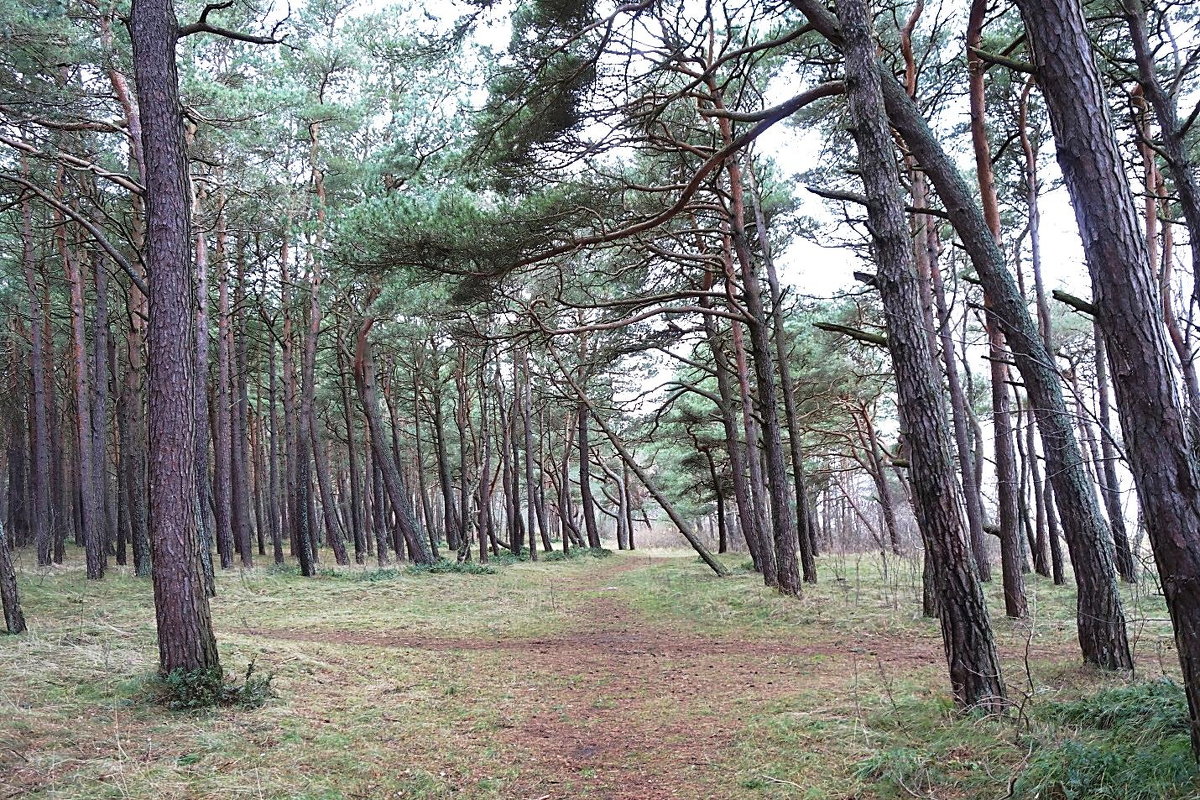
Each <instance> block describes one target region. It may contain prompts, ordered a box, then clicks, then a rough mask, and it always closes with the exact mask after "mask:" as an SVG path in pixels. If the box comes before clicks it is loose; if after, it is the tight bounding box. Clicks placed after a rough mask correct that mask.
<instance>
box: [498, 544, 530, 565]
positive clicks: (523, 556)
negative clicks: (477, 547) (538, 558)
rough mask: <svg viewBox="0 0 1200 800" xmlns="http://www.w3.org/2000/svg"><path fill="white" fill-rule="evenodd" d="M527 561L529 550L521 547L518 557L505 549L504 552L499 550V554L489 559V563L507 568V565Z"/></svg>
mask: <svg viewBox="0 0 1200 800" xmlns="http://www.w3.org/2000/svg"><path fill="white" fill-rule="evenodd" d="M528 560H529V548H528V547H522V548H521V553H520V555H518V554H516V553H514V552H513V551H512V550H507V549H505V550H501V551H500V552H499V553H495V554H493V555H492V557H491V562H492V563H493V564H503V565H505V566H508V565H509V564H519V563H521V562H522V561H528Z"/></svg>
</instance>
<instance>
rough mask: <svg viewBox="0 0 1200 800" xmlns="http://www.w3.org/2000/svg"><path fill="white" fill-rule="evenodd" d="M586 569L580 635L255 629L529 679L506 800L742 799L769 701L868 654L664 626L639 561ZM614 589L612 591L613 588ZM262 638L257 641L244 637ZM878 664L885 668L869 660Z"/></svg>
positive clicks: (578, 591) (574, 585)
mask: <svg viewBox="0 0 1200 800" xmlns="http://www.w3.org/2000/svg"><path fill="white" fill-rule="evenodd" d="M613 562H614V563H612V564H604V565H603V566H601V567H599V568H597V569H594V570H589V571H588V572H587V573H585V574H583V575H580V576H579V577H578V578H574V579H572V582H571V583H568V584H565V585H564V584H562V583H556V584H555V590H556V591H560V590H561V591H565V592H571V593H573V594H572V597H573V601H572V606H573V610H572V612H571V617H570V620H571V622H570V625H569V627H568V628H567V629H566V630H564V631H563V632H561V633H559V634H555V635H547V636H537V637H524V638H521V637H506V636H493V637H491V638H488V637H480V638H453V637H438V636H426V635H421V634H412V633H407V632H406V633H390V632H387V631H381V632H360V631H341V632H335V631H321V632H309V631H284V630H271V631H263V630H255V631H252V633H253V635H255V636H268V637H272V638H278V639H285V640H291V641H302V642H326V643H331V642H336V643H340V644H350V645H360V646H369V647H397V648H405V649H415V650H425V651H432V652H436V653H441V654H444V655H446V656H452V654H453V652H455V651H468V652H477V651H488V652H489V654H490V655H491V656H492V657H493V659H495V662H496V664H497V668H498V669H499V670H501V671H506V672H508V671H518V670H519V671H522V672H524V673H525V674H527V675H528V676H529V679H528V683H529V685H530V686H532V687H536V694H535V695H534V697H535V698H536V699H532V700H531V702H530V703H529V705H528V709H529V710H528V713H527V714H525V715H523V716H519V715H513V716H512V717H511V718H509V719H506V720H504V722H503V723H502V724H501V729H500V731H499V732H498V735H499V737H500V739H501V741H499V742H496V741H494V740H493V741H492V742H491V744H492V745H493V746H497V747H498V749H500V750H501V751H502V752H504V753H505V754H508V755H509V756H510V757H509V758H508V759H507V760H509V761H510V763H513V764H515V765H516V767H517V770H518V772H519V777H518V779H517V781H516V783H515V784H508V785H507V786H506V787H505V790H504V796H505V797H512V798H527V799H528V800H559V799H560V798H561V799H563V800H565V799H566V798H580V797H592V798H605V799H606V800H674V799H676V798H678V800H685V799H686V800H693V799H694V798H725V797H738V796H742V795H744V794H745V792H744V790H743V791H741V792H739V791H738V790H739V785H738V781H737V775H736V774H734V772H733V771H732V769H730V768H729V767H728V766H727V764H728V763H729V762H730V761H732V760H733V757H734V755H735V753H734V752H733V748H735V747H736V738H737V734H738V732H739V731H740V730H742V729H743V727H744V726H745V724H746V723H747V721H748V720H749V719H750V717H751V716H753V715H755V714H758V713H761V712H762V711H763V709H764V707H765V705H766V704H769V703H770V702H771V701H772V700H775V699H779V698H783V697H788V696H794V695H796V694H799V693H801V692H804V691H806V690H811V689H813V688H815V687H817V686H820V685H821V684H822V683H824V684H829V683H830V681H833V682H835V683H837V682H842V681H846V680H849V675H848V673H849V672H850V670H849V669H848V668H846V669H843V668H842V667H841V663H842V662H843V661H844V662H845V663H846V664H849V659H850V657H851V653H852V652H854V651H855V649H858V650H859V651H860V652H866V649H867V648H868V647H869V646H870V647H878V646H879V645H880V642H878V641H874V642H871V643H870V645H867V643H865V642H859V641H829V640H824V641H815V642H778V641H770V640H764V639H749V638H740V639H739V638H731V637H722V636H713V635H705V634H704V633H703V632H701V631H700V630H698V629H697V627H696V625H695V624H694V623H689V622H688V621H687V620H655V619H649V618H647V617H646V616H644V615H642V614H640V613H638V612H637V611H636V610H634V609H633V608H631V607H630V605H629V604H628V603H627V602H626V601H625V599H624V597H625V595H626V592H627V591H629V590H627V589H624V588H622V587H621V586H620V581H619V576H620V574H621V573H623V572H627V571H631V570H636V569H642V568H645V565H646V561H645V560H643V559H639V560H638V561H632V560H625V559H621V560H619V561H618V560H617V559H613ZM614 584H615V585H614ZM246 632H247V633H251V631H246ZM879 655H880V658H881V659H882V662H883V663H885V664H886V665H887V668H888V669H889V671H891V670H893V669H895V670H903V669H904V668H906V667H912V666H915V665H920V666H926V665H929V664H936V663H937V660H938V659H939V658H940V653H939V650H938V648H937V643H936V642H928V641H922V640H910V641H889V642H888V643H887V650H886V652H883V653H880V654H879ZM868 658H870V659H871V663H872V665H873V664H874V658H875V656H874V655H871V656H868Z"/></svg>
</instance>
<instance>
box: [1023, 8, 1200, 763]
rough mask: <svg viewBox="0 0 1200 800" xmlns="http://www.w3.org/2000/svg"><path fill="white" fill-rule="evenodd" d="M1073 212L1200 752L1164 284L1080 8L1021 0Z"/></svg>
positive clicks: (1194, 551)
mask: <svg viewBox="0 0 1200 800" xmlns="http://www.w3.org/2000/svg"><path fill="white" fill-rule="evenodd" d="M1018 5H1019V6H1020V8H1021V13H1022V16H1023V17H1024V19H1025V24H1026V27H1027V30H1028V33H1029V37H1030V40H1031V42H1032V44H1033V52H1034V62H1035V66H1036V68H1037V70H1038V78H1039V84H1040V85H1041V87H1042V92H1043V94H1044V95H1045V98H1046V106H1047V109H1048V111H1049V113H1050V122H1051V126H1052V127H1053V130H1054V136H1055V141H1056V142H1057V145H1058V148H1057V154H1058V161H1059V166H1060V167H1061V168H1062V171H1063V178H1064V179H1065V182H1066V184H1067V189H1068V190H1069V192H1070V194H1071V199H1072V202H1073V205H1074V207H1075V215H1076V219H1077V221H1078V223H1079V228H1080V232H1081V234H1082V238H1083V243H1084V252H1085V254H1086V255H1087V262H1088V269H1089V271H1090V273H1091V276H1092V292H1093V297H1094V302H1095V304H1096V307H1097V309H1098V322H1099V324H1100V327H1101V329H1102V330H1103V331H1104V339H1105V344H1106V346H1107V351H1108V353H1109V356H1110V358H1111V366H1112V373H1113V376H1112V377H1113V384H1114V388H1115V389H1116V396H1117V410H1118V412H1119V414H1120V417H1121V429H1122V431H1124V434H1125V442H1126V447H1127V450H1128V453H1129V463H1130V466H1131V468H1132V469H1133V474H1134V480H1135V483H1136V485H1137V490H1138V497H1139V499H1140V500H1141V506H1142V509H1143V512H1144V517H1145V521H1146V531H1147V534H1148V535H1149V538H1150V544H1151V546H1152V547H1153V549H1154V555H1155V559H1156V561H1157V564H1158V570H1159V575H1160V577H1161V580H1162V587H1163V593H1164V594H1165V595H1166V599H1167V608H1168V610H1169V611H1170V614H1171V619H1172V621H1173V623H1174V626H1175V642H1176V646H1177V649H1178V651H1179V658H1180V663H1181V665H1182V668H1183V680H1184V688H1185V690H1186V692H1187V696H1188V706H1189V708H1190V711H1191V720H1192V747H1193V750H1194V751H1195V752H1196V754H1197V755H1198V756H1200V488H1198V487H1200V465H1198V464H1197V460H1196V456H1195V444H1196V443H1195V442H1194V441H1192V437H1191V435H1190V431H1189V421H1188V411H1187V409H1186V408H1185V407H1184V403H1183V402H1182V400H1181V397H1180V394H1179V376H1178V371H1177V367H1176V365H1175V364H1173V363H1172V359H1171V349H1170V344H1169V343H1168V342H1167V339H1166V334H1165V325H1164V320H1163V312H1162V307H1161V305H1160V304H1159V302H1158V291H1157V284H1156V281H1155V276H1154V273H1153V270H1152V269H1151V266H1150V259H1149V255H1148V253H1147V251H1146V242H1145V240H1144V239H1143V238H1142V235H1141V232H1140V231H1139V229H1138V221H1137V212H1136V210H1135V208H1134V206H1133V195H1132V192H1131V189H1130V186H1129V181H1128V177H1127V176H1126V173H1125V166H1124V163H1123V162H1122V159H1121V154H1120V150H1119V147H1118V144H1117V141H1116V138H1115V136H1114V133H1113V127H1112V119H1111V115H1110V113H1109V109H1108V103H1107V101H1106V99H1105V95H1104V86H1103V83H1102V82H1101V79H1100V74H1099V70H1098V69H1097V67H1096V63H1095V58H1094V55H1093V53H1092V50H1091V43H1090V42H1089V40H1088V32H1087V24H1086V21H1085V19H1084V14H1083V9H1082V7H1081V6H1080V4H1079V3H1078V2H1077V0H1044V1H1043V2H1038V3H1034V2H1031V1H1030V0H1019V2H1018Z"/></svg>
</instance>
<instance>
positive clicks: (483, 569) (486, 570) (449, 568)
mask: <svg viewBox="0 0 1200 800" xmlns="http://www.w3.org/2000/svg"><path fill="white" fill-rule="evenodd" d="M408 572H409V573H410V574H412V575H446V574H449V573H458V574H461V575H495V574H496V570H495V569H493V568H492V567H489V566H487V565H486V564H476V563H475V562H474V561H447V560H446V559H444V558H443V559H441V560H439V561H435V562H433V563H432V564H412V565H411V566H409V568H408Z"/></svg>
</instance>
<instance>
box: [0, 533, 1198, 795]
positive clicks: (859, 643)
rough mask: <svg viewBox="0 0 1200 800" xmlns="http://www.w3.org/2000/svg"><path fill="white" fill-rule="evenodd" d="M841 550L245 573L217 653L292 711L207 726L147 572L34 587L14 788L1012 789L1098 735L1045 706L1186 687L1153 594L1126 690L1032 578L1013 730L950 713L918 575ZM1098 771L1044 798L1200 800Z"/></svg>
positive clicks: (0, 739) (23, 656) (507, 791)
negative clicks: (1086, 657)
mask: <svg viewBox="0 0 1200 800" xmlns="http://www.w3.org/2000/svg"><path fill="white" fill-rule="evenodd" d="M821 561H822V568H823V570H825V571H826V574H828V575H829V580H827V581H825V582H822V583H818V584H816V585H814V586H812V587H811V588H810V589H809V591H808V592H807V593H806V596H805V599H804V600H802V601H799V602H797V601H792V600H789V599H787V598H782V597H779V596H778V595H776V594H774V593H772V592H770V591H768V590H766V589H764V588H763V587H762V586H761V585H759V584H758V582H756V581H754V580H753V579H752V573H751V572H749V571H747V570H745V569H744V568H740V567H738V566H737V564H736V562H735V561H734V560H733V559H729V563H730V566H731V568H732V569H733V570H734V575H733V576H732V577H730V578H727V579H718V578H715V577H712V576H711V575H705V569H706V568H705V567H704V565H703V564H700V563H698V562H697V559H696V558H695V557H694V556H687V555H682V554H680V553H679V552H678V551H674V552H672V551H664V550H655V551H650V552H648V553H642V552H640V551H639V552H636V553H621V554H614V555H613V556H610V557H606V558H594V557H591V556H590V555H583V556H582V557H580V558H576V559H572V560H569V561H557V562H548V563H545V562H543V563H541V564H533V563H529V562H516V563H512V562H509V563H505V564H502V565H497V567H496V572H495V574H490V575H487V574H481V575H472V574H445V575H430V574H411V573H407V572H405V571H403V570H400V571H397V570H386V571H380V570H378V569H374V568H371V569H362V568H360V569H341V568H331V569H326V570H323V571H322V573H321V574H320V576H319V577H318V578H317V579H315V580H304V579H302V578H300V576H299V575H297V574H296V573H295V572H294V571H292V570H282V571H281V570H276V569H272V568H265V569H257V570H253V571H250V572H246V573H242V574H227V575H225V576H223V577H222V579H221V582H220V587H219V591H218V594H217V599H215V600H214V604H213V615H214V622H215V626H216V632H217V636H218V638H219V639H220V641H221V643H222V654H221V655H222V660H223V662H224V663H226V664H228V665H230V669H235V670H242V669H244V665H246V664H248V663H250V662H251V661H253V662H254V664H255V667H256V669H257V670H260V671H269V672H271V673H273V674H274V678H273V680H272V683H271V685H272V687H273V689H274V690H275V691H276V692H277V693H278V695H279V697H278V698H277V699H274V700H271V701H269V702H268V703H267V704H266V706H265V707H263V708H261V709H257V710H253V711H242V710H236V709H232V710H220V711H202V712H192V713H188V712H181V711H170V710H166V709H163V708H162V707H160V706H155V705H153V704H149V703H146V702H145V695H146V693H147V692H149V691H151V689H150V688H149V686H150V678H151V676H152V675H153V672H154V664H155V656H154V645H153V624H152V608H151V603H150V597H149V593H148V591H147V589H148V587H147V585H146V584H145V582H143V581H140V580H138V579H136V578H133V577H132V576H129V575H113V576H110V577H109V578H108V579H106V580H105V581H104V582H103V583H95V582H87V581H85V580H84V579H83V577H82V571H81V570H80V569H79V568H78V567H75V568H69V569H65V570H61V571H58V570H55V571H52V572H51V573H50V574H48V575H40V576H33V575H30V576H29V577H28V580H27V584H28V589H27V591H26V598H27V601H26V602H27V608H28V609H29V612H30V615H31V618H32V619H33V620H34V622H35V623H36V628H35V630H37V631H38V632H37V633H36V634H31V635H30V636H28V637H25V638H20V639H18V638H15V637H10V638H7V639H3V640H0V664H2V665H3V666H4V669H5V670H6V671H7V672H8V674H9V675H10V676H17V677H16V678H15V680H13V679H11V678H10V679H9V680H8V681H6V685H5V687H4V691H3V696H2V697H0V702H3V715H4V722H3V725H2V726H0V765H2V766H3V769H2V770H0V796H2V797H13V798H16V797H39V798H72V799H75V798H79V800H85V799H88V800H90V798H156V799H157V800H175V799H176V798H202V797H228V798H238V797H246V798H303V799H304V800H318V798H321V799H324V800H334V799H335V798H346V799H347V800H349V799H350V798H450V797H461V798H547V799H549V798H555V799H556V800H557V799H559V798H562V799H563V800H565V799H566V798H576V797H579V798H583V797H591V798H609V799H610V800H666V799H667V798H679V799H680V800H684V799H685V798H862V799H863V800H866V799H867V798H899V797H908V796H912V793H913V792H915V793H917V796H920V797H937V798H957V797H962V798H984V797H986V798H1002V797H1005V796H1008V788H1009V779H1010V778H1016V777H1018V776H1019V775H1021V774H1025V773H1024V772H1023V771H1024V770H1027V769H1028V762H1029V758H1030V755H1031V753H1032V752H1034V751H1037V750H1038V749H1039V748H1045V749H1046V750H1051V751H1052V750H1053V747H1054V746H1055V745H1056V744H1057V743H1059V742H1061V741H1070V740H1072V739H1073V738H1076V739H1079V740H1080V741H1083V742H1090V741H1093V740H1101V741H1102V740H1103V738H1104V736H1105V735H1106V734H1105V732H1103V731H1095V730H1089V729H1087V728H1086V726H1085V727H1084V728H1083V732H1082V733H1081V732H1080V730H1079V727H1078V723H1077V722H1073V723H1068V722H1061V721H1057V722H1056V721H1054V719H1053V717H1052V716H1048V715H1046V710H1047V709H1053V708H1055V707H1056V704H1062V703H1064V702H1068V701H1073V700H1076V699H1078V698H1079V697H1081V696H1088V695H1090V694H1092V693H1095V692H1097V691H1099V690H1102V689H1106V688H1113V687H1122V686H1126V685H1133V686H1138V685H1143V684H1144V683H1145V682H1151V681H1153V680H1154V679H1155V678H1158V677H1161V676H1162V674H1163V670H1167V671H1168V673H1170V672H1174V673H1177V669H1173V666H1172V662H1173V658H1172V654H1171V652H1170V647H1171V645H1170V639H1171V637H1170V629H1169V626H1168V625H1166V624H1165V623H1164V621H1163V610H1162V605H1161V599H1159V598H1154V597H1147V596H1145V592H1144V590H1139V589H1133V588H1131V589H1130V593H1129V596H1128V598H1127V599H1128V600H1129V605H1128V607H1129V612H1130V623H1131V625H1132V626H1133V627H1134V630H1135V631H1136V635H1135V636H1134V643H1135V653H1136V655H1137V658H1138V663H1139V664H1141V665H1143V667H1142V671H1141V672H1139V674H1137V675H1136V676H1134V677H1133V678H1132V679H1130V678H1128V677H1125V678H1114V677H1106V676H1105V675H1104V674H1103V673H1101V672H1100V671H1098V670H1096V669H1094V668H1090V667H1084V666H1083V665H1081V664H1080V663H1079V659H1078V657H1077V655H1076V654H1075V653H1074V652H1073V648H1072V646H1071V644H1072V642H1071V638H1072V637H1071V629H1072V627H1073V622H1072V613H1073V610H1072V604H1073V603H1072V599H1071V597H1070V592H1067V591H1063V590H1062V589H1059V588H1056V587H1054V586H1053V585H1052V584H1051V583H1050V582H1049V581H1046V582H1044V583H1042V582H1039V583H1037V584H1036V585H1035V586H1033V587H1031V596H1032V597H1033V598H1034V605H1035V611H1034V612H1033V613H1032V614H1031V616H1030V618H1029V619H1028V620H1023V621H1019V622H1014V623H1011V624H1002V625H998V626H997V634H998V644H999V647H1000V651H1001V654H1002V658H1003V660H1004V666H1005V669H1006V674H1007V675H1009V676H1010V677H1011V680H1013V681H1014V686H1013V694H1014V696H1019V697H1021V700H1020V703H1021V706H1022V713H1021V716H1020V717H1019V718H1008V719H1006V718H993V719H986V718H967V719H957V718H956V716H955V712H954V711H953V709H952V706H950V705H949V704H948V702H947V698H946V694H945V690H944V688H943V687H942V681H941V673H942V671H943V669H944V667H943V666H942V655H941V642H940V637H939V635H938V631H937V626H936V624H935V623H933V622H932V621H929V620H923V619H921V617H920V614H919V603H920V581H919V575H918V572H917V570H916V569H915V568H914V565H913V564H912V563H910V562H909V561H907V560H903V559H897V560H892V561H890V562H887V563H886V569H887V573H886V577H885V576H884V574H883V573H882V568H883V567H884V566H885V562H882V561H881V560H880V559H879V558H878V557H872V556H866V557H864V556H854V555H851V556H845V555H843V556H838V555H829V556H826V557H823V558H822V559H821ZM992 600H993V601H996V600H997V598H995V597H993V598H992ZM1176 679H1177V675H1176ZM1027 680H1028V683H1027V684H1026V681H1027ZM1176 713H1182V709H1181V707H1179V708H1177V709H1176ZM1174 746H1175V749H1174V751H1172V752H1169V753H1167V754H1160V758H1161V763H1159V764H1157V766H1156V769H1158V770H1160V771H1161V770H1164V769H1166V768H1169V767H1170V766H1171V765H1172V763H1173V762H1172V759H1174V760H1175V761H1174V766H1175V768H1176V769H1178V768H1179V766H1180V764H1182V765H1183V767H1184V768H1185V769H1186V768H1187V765H1188V763H1189V756H1188V754H1187V742H1186V737H1179V736H1176V737H1175V742H1174ZM1044 755H1045V753H1043V756H1044ZM1125 769H1126V770H1129V766H1128V765H1126V767H1125ZM1099 774H1101V773H1096V774H1095V775H1091V776H1089V777H1088V779H1089V780H1094V779H1095V778H1096V777H1097V775H1099ZM1175 778H1176V779H1177V776H1175ZM1029 780H1032V779H1031V778H1029V776H1028V775H1027V781H1029ZM1106 780H1107V783H1103V782H1097V783H1092V784H1090V788H1089V791H1091V792H1092V794H1088V795H1084V794H1078V795H1074V794H1055V793H1048V794H1043V795H1040V796H1044V797H1045V796H1049V797H1074V796H1078V797H1084V796H1090V797H1114V798H1115V797H1135V796H1137V797H1147V798H1149V797H1155V796H1162V797H1167V796H1168V795H1167V794H1161V793H1163V792H1165V791H1167V790H1169V789H1171V788H1172V787H1173V788H1174V791H1175V793H1173V794H1170V795H1169V796H1171V797H1179V798H1184V797H1191V796H1196V795H1194V794H1193V792H1200V786H1197V785H1195V784H1191V785H1190V788H1189V784H1187V783H1179V784H1177V785H1174V786H1173V784H1172V776H1170V774H1169V773H1167V774H1160V775H1159V779H1158V780H1157V782H1149V783H1147V777H1146V773H1144V772H1143V773H1139V772H1136V771H1127V772H1124V773H1120V772H1117V773H1111V774H1108V775H1107V776H1106ZM1033 785H1034V786H1036V782H1034V783H1033ZM1017 786H1018V789H1021V790H1022V791H1019V792H1018V793H1017V794H1016V795H1015V796H1017V797H1036V796H1039V795H1037V794H1036V793H1033V792H1031V790H1030V786H1029V785H1025V786H1022V785H1021V784H1018V785H1017ZM1074 788H1075V790H1076V791H1078V790H1079V788H1080V787H1078V786H1076V787H1074ZM1127 792H1128V793H1127ZM1133 792H1144V793H1145V794H1136V795H1135V794H1133Z"/></svg>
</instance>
